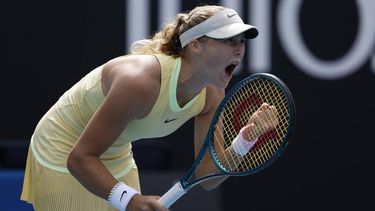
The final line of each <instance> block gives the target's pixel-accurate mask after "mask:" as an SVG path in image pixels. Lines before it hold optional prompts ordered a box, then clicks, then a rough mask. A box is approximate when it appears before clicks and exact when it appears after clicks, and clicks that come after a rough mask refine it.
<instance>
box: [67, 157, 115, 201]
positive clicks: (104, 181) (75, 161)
mask: <svg viewBox="0 0 375 211" xmlns="http://www.w3.org/2000/svg"><path fill="white" fill-rule="evenodd" d="M67 167H68V169H69V171H70V173H71V174H72V175H73V176H74V177H75V178H76V179H77V180H78V181H79V182H80V183H81V184H82V185H83V186H84V187H85V188H86V189H87V190H89V191H90V192H91V193H93V194H95V195H97V196H99V197H101V198H103V199H105V200H107V199H108V196H109V193H110V192H111V190H112V188H113V186H114V185H115V184H116V183H117V182H118V181H117V180H116V179H115V178H114V177H113V176H112V175H111V173H110V172H109V171H108V169H107V168H106V167H105V166H104V164H103V163H102V162H101V161H100V160H99V158H98V157H96V156H74V154H71V155H70V156H69V159H68V162H67Z"/></svg>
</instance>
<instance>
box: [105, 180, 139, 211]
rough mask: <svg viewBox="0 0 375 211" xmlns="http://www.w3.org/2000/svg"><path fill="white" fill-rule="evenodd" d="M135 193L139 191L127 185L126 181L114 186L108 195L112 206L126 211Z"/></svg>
mask: <svg viewBox="0 0 375 211" xmlns="http://www.w3.org/2000/svg"><path fill="white" fill-rule="evenodd" d="M135 194H139V192H138V191H136V190H134V189H133V188H131V187H129V186H127V185H125V183H123V182H119V183H117V184H116V185H115V186H113V188H112V190H111V193H110V194H109V197H108V202H109V204H110V205H111V206H112V207H114V208H116V209H118V210H120V211H125V210H126V208H127V206H128V204H129V202H130V200H131V199H132V198H133V196H134V195H135Z"/></svg>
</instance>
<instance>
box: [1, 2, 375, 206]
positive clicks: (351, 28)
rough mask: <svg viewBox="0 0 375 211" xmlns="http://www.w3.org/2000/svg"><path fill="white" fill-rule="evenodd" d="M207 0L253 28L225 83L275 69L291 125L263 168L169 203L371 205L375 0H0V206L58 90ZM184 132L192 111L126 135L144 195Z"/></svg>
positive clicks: (12, 198) (167, 181) (167, 172)
mask: <svg viewBox="0 0 375 211" xmlns="http://www.w3.org/2000/svg"><path fill="white" fill-rule="evenodd" d="M208 3H217V4H222V5H224V6H228V7H232V8H234V9H236V10H237V11H238V12H239V13H240V15H241V16H242V17H243V19H244V21H245V22H247V23H250V24H252V25H256V26H257V27H258V29H259V31H260V35H259V37H258V38H257V39H255V40H251V41H249V42H248V44H247V53H246V55H245V58H244V60H243V64H242V65H241V67H240V69H239V70H238V71H237V73H236V75H235V77H234V80H233V82H232V84H231V86H232V85H233V84H234V83H235V82H236V81H238V80H240V79H242V78H243V77H245V76H247V75H250V74H254V73H257V72H268V73H272V74H275V75H277V76H278V77H280V78H281V79H282V80H283V81H284V82H285V83H286V84H287V85H288V87H289V88H290V90H291V92H292V93H293V96H294V98H295V103H296V107H297V127H296V133H295V135H294V137H293V139H292V141H291V143H290V144H289V147H288V148H287V150H286V152H285V153H284V154H283V155H282V156H281V158H280V159H279V160H277V161H276V162H275V163H274V164H273V165H271V167H270V168H267V169H266V170H264V171H262V172H259V173H257V174H254V175H250V176H246V177H233V178H229V179H228V180H227V181H226V182H225V183H223V184H222V185H221V186H220V188H218V189H216V190H215V191H213V192H204V191H202V190H201V189H200V187H195V188H193V190H192V191H191V192H188V194H187V195H186V196H185V197H184V198H183V199H181V200H180V201H178V202H177V203H176V204H175V205H174V206H173V207H172V210H193V209H194V210H196V211H198V210H215V211H216V210H217V211H227V210H249V211H250V210H251V211H269V210H288V211H292V210H296V211H297V210H298V211H299V210H374V209H375V206H374V204H373V202H372V200H373V198H374V194H373V190H374V188H375V182H374V178H375V173H374V162H375V158H374V154H375V153H374V148H375V143H374V142H375V138H374V136H373V135H371V134H373V132H374V131H373V130H374V123H373V121H372V120H373V119H374V118H375V111H374V110H373V109H375V50H374V46H375V24H374V23H375V12H374V11H375V1H373V0H330V1H326V0H248V1H246V0H223V1H193V0H190V1H183V0H128V1H126V0H111V1H100V0H90V1H88V0H86V1H79V0H74V1H73V0H64V1H47V0H35V1H26V0H19V1H5V2H2V3H1V13H0V17H1V18H0V21H1V22H0V23H1V29H0V30H1V38H0V42H1V45H0V46H1V51H0V52H1V57H0V59H1V60H0V61H1V64H2V68H1V83H0V92H1V103H0V105H1V109H0V116H1V123H0V124H1V125H0V183H1V187H2V188H0V202H1V204H2V207H4V206H5V207H4V208H2V209H1V210H30V206H28V205H26V203H24V202H21V201H19V194H20V191H21V187H22V178H23V169H24V166H25V160H26V154H27V147H28V144H29V139H30V137H31V135H32V133H33V130H34V127H35V126H36V124H37V122H38V121H39V119H40V118H41V117H42V115H43V114H44V113H45V112H46V111H47V110H48V109H49V107H50V106H52V104H53V103H54V102H55V101H56V100H57V99H58V98H59V97H60V95H62V94H63V93H64V92H65V91H66V90H67V89H68V88H69V87H71V86H72V85H73V84H74V83H76V82H77V81H78V80H79V79H80V78H81V77H82V76H84V75H85V74H87V73H88V72H89V71H90V70H92V69H93V68H95V67H97V66H99V65H101V64H102V63H104V62H106V61H107V60H109V59H111V58H114V57H117V56H120V55H123V54H126V53H127V51H128V46H129V44H130V43H131V42H132V41H135V40H137V39H143V38H149V37H150V36H151V35H152V34H153V33H155V32H156V31H158V30H159V29H160V27H161V26H162V24H163V23H164V22H165V21H168V20H171V19H173V17H174V15H175V14H177V13H179V12H181V11H186V10H191V9H193V8H194V7H195V6H197V5H203V4H208ZM229 88H230V87H229ZM192 132H193V122H192V121H190V122H188V123H187V124H186V125H184V127H182V128H180V129H179V130H178V131H177V132H175V133H174V134H173V135H171V136H168V137H165V138H162V139H155V140H141V141H139V142H136V143H135V144H134V153H135V157H136V159H137V163H138V166H139V168H140V174H141V180H142V188H143V191H144V193H145V194H154V195H162V194H163V193H164V192H165V191H166V190H167V189H168V188H169V187H170V186H171V185H172V184H173V182H174V181H175V180H176V179H178V178H179V176H181V175H182V174H184V173H185V172H186V171H187V170H188V168H189V167H190V165H191V164H192V162H193V161H194V155H193V139H192V134H193V133H192ZM4 204H5V205H4Z"/></svg>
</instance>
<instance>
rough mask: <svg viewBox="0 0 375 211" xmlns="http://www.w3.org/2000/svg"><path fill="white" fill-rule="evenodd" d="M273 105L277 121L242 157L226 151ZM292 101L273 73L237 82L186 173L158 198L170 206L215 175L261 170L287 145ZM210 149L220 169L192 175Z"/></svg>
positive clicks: (293, 118)
mask: <svg viewBox="0 0 375 211" xmlns="http://www.w3.org/2000/svg"><path fill="white" fill-rule="evenodd" d="M263 103H268V104H269V105H272V106H275V108H276V109H277V119H278V124H277V125H276V127H274V128H272V129H270V130H268V131H266V132H264V133H263V134H262V135H261V136H260V137H258V139H257V141H256V142H255V145H253V146H252V148H251V149H250V150H249V151H248V152H247V153H246V154H245V155H244V156H242V157H241V158H238V157H237V156H236V155H235V154H234V153H227V151H228V149H229V148H230V147H231V144H232V141H233V140H234V139H235V138H236V136H237V134H238V133H239V131H240V130H241V128H243V127H244V126H245V125H247V123H248V120H249V119H250V117H251V116H252V115H253V114H254V113H255V112H256V111H257V110H258V108H259V107H260V106H261V105H262V104H263ZM295 121H296V117H295V105H294V101H293V98H292V95H291V93H290V91H289V89H288V87H287V86H286V85H285V84H284V83H283V82H282V81H281V80H280V79H279V78H277V77H276V76H274V75H271V74H266V73H258V74H254V75H251V76H249V77H247V78H245V79H243V80H242V81H240V82H239V83H238V84H236V85H235V86H234V87H233V88H232V89H231V90H230V91H229V92H228V93H227V94H226V95H225V97H224V99H223V100H222V102H221V103H220V105H219V106H218V108H217V110H216V113H215V115H214V117H213V119H212V122H211V125H210V128H209V130H208V134H207V136H206V139H205V142H204V144H203V146H202V148H201V150H200V152H199V154H198V156H197V157H196V159H195V162H194V164H193V165H192V167H191V168H190V170H189V171H188V173H187V174H186V175H185V176H184V177H182V178H181V179H180V180H179V181H178V182H177V183H176V184H175V185H174V186H173V187H172V188H171V189H169V191H168V192H167V193H165V194H164V195H163V196H162V197H161V198H160V199H159V203H160V204H161V205H163V206H164V207H167V208H169V207H170V206H171V205H172V204H173V203H174V202H175V201H176V200H177V199H179V198H180V197H181V196H183V195H184V194H185V193H186V192H187V191H188V190H189V189H190V188H192V187H193V186H195V185H197V184H199V183H201V182H203V181H205V180H207V179H210V178H213V177H218V176H225V175H227V176H244V175H249V174H253V173H256V172H259V171H261V170H262V169H264V168H265V167H267V166H269V165H270V164H271V163H272V162H273V161H274V160H276V158H278V157H279V156H280V155H281V154H282V153H283V151H284V149H285V148H286V146H287V144H288V142H289V140H290V139H291V136H292V133H293V131H294V126H295ZM206 153H210V155H211V159H212V160H213V162H214V163H215V165H216V167H217V168H218V170H219V171H218V172H219V173H211V174H209V175H204V176H201V177H200V178H194V177H193V176H194V173H195V171H196V169H197V167H198V165H199V163H200V162H201V160H202V158H203V156H204V155H205V154H206Z"/></svg>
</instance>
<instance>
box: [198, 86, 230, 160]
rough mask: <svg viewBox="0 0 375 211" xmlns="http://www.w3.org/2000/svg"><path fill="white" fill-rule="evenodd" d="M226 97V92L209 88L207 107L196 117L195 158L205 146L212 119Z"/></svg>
mask: <svg viewBox="0 0 375 211" xmlns="http://www.w3.org/2000/svg"><path fill="white" fill-rule="evenodd" d="M224 95H225V92H224V90H221V89H217V88H215V87H207V93H206V103H205V107H204V109H203V111H202V113H201V114H199V115H198V116H196V117H195V119H194V150H195V156H197V155H198V153H199V151H200V149H201V147H202V145H203V142H204V139H205V137H206V135H207V132H208V129H209V127H210V125H211V121H212V118H213V116H214V114H215V112H216V109H217V107H218V106H219V104H220V102H221V100H222V99H223V98H224Z"/></svg>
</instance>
